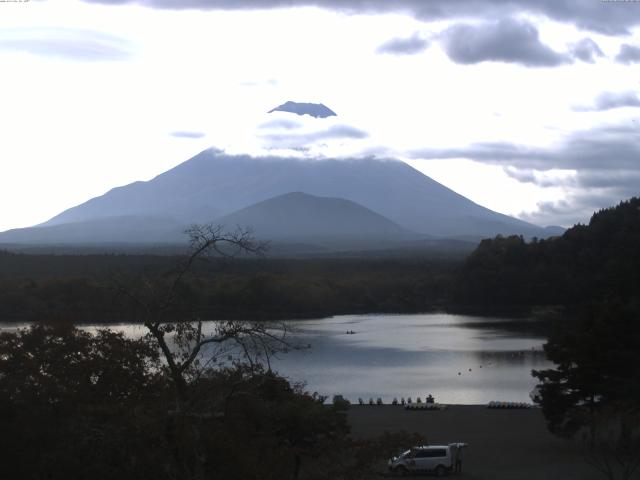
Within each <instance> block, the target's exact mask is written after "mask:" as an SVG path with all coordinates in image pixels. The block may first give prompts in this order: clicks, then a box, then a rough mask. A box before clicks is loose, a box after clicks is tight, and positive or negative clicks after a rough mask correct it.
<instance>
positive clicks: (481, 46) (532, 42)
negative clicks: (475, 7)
mask: <svg viewBox="0 0 640 480" xmlns="http://www.w3.org/2000/svg"><path fill="white" fill-rule="evenodd" d="M441 38H442V41H443V43H444V50H445V52H446V53H447V55H448V56H449V58H450V59H451V60H453V61H454V62H456V63H461V64H473V63H480V62H487V61H494V62H506V63H518V64H521V65H524V66H527V67H554V66H558V65H562V64H564V63H570V62H571V58H570V57H569V56H568V55H566V54H562V53H558V52H555V51H554V50H552V49H551V48H549V47H548V46H546V45H545V44H543V43H542V42H541V41H540V38H539V35H538V30H537V28H536V27H535V26H534V25H532V24H531V23H528V22H525V21H520V20H513V19H503V20H499V21H496V22H487V23H483V24H480V25H471V24H457V25H454V26H452V27H450V28H448V29H447V30H445V31H444V32H443V34H442V37H441Z"/></svg>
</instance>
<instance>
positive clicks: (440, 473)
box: [436, 465, 447, 477]
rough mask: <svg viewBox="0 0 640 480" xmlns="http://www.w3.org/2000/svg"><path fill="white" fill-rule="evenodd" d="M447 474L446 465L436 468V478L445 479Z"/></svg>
mask: <svg viewBox="0 0 640 480" xmlns="http://www.w3.org/2000/svg"><path fill="white" fill-rule="evenodd" d="M446 474H447V469H446V468H444V465H438V468H436V477H444V476H445V475H446Z"/></svg>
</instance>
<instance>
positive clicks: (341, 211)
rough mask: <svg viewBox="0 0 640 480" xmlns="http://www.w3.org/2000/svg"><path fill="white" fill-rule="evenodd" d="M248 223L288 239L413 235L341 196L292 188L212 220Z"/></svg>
mask: <svg viewBox="0 0 640 480" xmlns="http://www.w3.org/2000/svg"><path fill="white" fill-rule="evenodd" d="M216 223H220V224H223V225H228V226H232V225H246V226H251V228H252V229H253V232H254V234H255V236H256V237H258V238H264V239H270V240H275V239H280V240H289V241H301V240H310V241H317V240H318V239H333V240H339V239H362V240H366V239H371V240H374V239H375V240H378V239H383V238H386V239H398V238H403V239H406V238H410V237H411V238H413V237H415V236H416V235H415V234H411V233H410V232H408V231H407V230H405V229H403V228H402V227H400V226H399V225H397V224H395V223H393V222H392V221H391V220H389V219H387V218H385V217H383V216H382V215H379V214H377V213H375V212H373V211H371V210H369V209H368V208H365V207H363V206H361V205H358V204H357V203H354V202H351V201H349V200H344V199H342V198H327V197H316V196H313V195H308V194H306V193H302V192H293V193H287V194H284V195H280V196H277V197H274V198H270V199H268V200H265V201H263V202H259V203H256V204H254V205H251V206H249V207H246V208H243V209H241V210H239V211H237V212H234V213H232V214H230V215H226V216H224V217H222V218H219V219H217V220H216Z"/></svg>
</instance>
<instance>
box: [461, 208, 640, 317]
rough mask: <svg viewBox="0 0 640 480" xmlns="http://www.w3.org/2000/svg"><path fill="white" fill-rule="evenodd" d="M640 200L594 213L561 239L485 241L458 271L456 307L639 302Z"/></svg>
mask: <svg viewBox="0 0 640 480" xmlns="http://www.w3.org/2000/svg"><path fill="white" fill-rule="evenodd" d="M639 290H640V199H639V198H634V199H631V200H629V201H626V202H622V203H620V205H618V206H617V207H612V208H608V209H604V210H601V211H599V212H597V213H595V214H594V215H593V216H592V218H591V221H590V222H589V224H588V225H576V226H574V227H573V228H570V229H569V230H567V231H566V232H565V233H564V235H562V236H561V237H554V238H550V239H547V240H537V239H534V240H533V241H531V242H528V243H527V242H525V240H523V238H522V237H517V236H512V237H501V236H498V237H496V238H494V239H489V240H483V241H482V242H481V243H480V245H479V246H478V248H477V249H476V250H475V251H474V252H473V253H472V254H471V255H470V256H469V258H468V259H467V260H466V261H465V263H464V265H463V266H462V268H461V269H460V272H459V275H458V276H457V279H456V287H455V293H454V303H456V304H458V305H474V306H480V307H486V308H491V307H492V306H495V305H499V306H512V307H521V308H528V307H531V306H535V305H559V306H577V305H581V304H584V303H585V302H595V301H600V300H603V299H607V300H608V301H613V300H616V299H619V300H621V301H627V299H631V298H636V299H637V298H638V296H639Z"/></svg>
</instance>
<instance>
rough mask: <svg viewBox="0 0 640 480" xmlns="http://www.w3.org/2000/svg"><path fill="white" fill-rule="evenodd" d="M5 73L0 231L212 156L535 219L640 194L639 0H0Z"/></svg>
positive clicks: (584, 214)
mask: <svg viewBox="0 0 640 480" xmlns="http://www.w3.org/2000/svg"><path fill="white" fill-rule="evenodd" d="M258 8H260V9H258ZM0 62H1V63H0V65H1V66H2V69H1V77H0V78H1V83H0V87H1V88H0V107H1V110H0V159H1V162H2V164H1V166H2V171H1V175H0V202H1V203H0V204H1V205H2V207H1V209H0V230H5V229H9V228H14V227H22V226H29V225H33V224H36V223H39V222H42V221H45V220H47V219H48V218H50V217H52V216H54V215H55V214H57V213H59V212H60V211H62V210H64V209H66V208H69V207H71V206H74V205H76V204H79V203H82V202H84V201H86V200H87V199H89V198H91V197H94V196H97V195H100V194H103V193H104V192H106V191H108V190H109V189H111V188H113V187H115V186H119V185H124V184H127V183H130V182H133V181H136V180H148V179H150V178H153V177H154V176H155V175H157V174H159V173H161V172H163V171H165V170H167V169H169V168H171V167H173V166H175V165H177V164H179V163H181V162H183V161H184V160H186V159H188V158H189V157H191V156H193V155H195V154H196V153H198V152H199V151H201V150H203V149H205V148H207V147H210V146H215V147H218V148H223V149H225V150H227V151H228V152H231V153H237V152H243V153H252V154H261V153H267V152H268V153H270V154H279V155H297V156H303V157H310V158H318V157H320V158H321V157H341V156H347V155H349V156H354V155H356V156H357V155H363V156H364V155H375V156H379V157H393V158H398V159H402V160H404V161H407V162H408V163H410V164H411V165H412V166H414V167H415V168H417V169H419V170H421V171H422V172H424V173H425V174H427V175H429V176H431V177H432V178H434V179H435V180H437V181H439V182H441V183H443V184H444V185H446V186H448V187H450V188H452V189H453V190H455V191H457V192H459V193H461V194H463V195H465V196H467V197H468V198H470V199H471V200H473V201H475V202H477V203H479V204H481V205H484V206H486V207H488V208H491V209H493V210H496V211H499V212H502V213H506V214H510V215H514V216H517V217H519V218H523V219H525V220H529V221H532V222H534V223H537V224H540V225H554V224H555V225H564V226H569V225H572V224H573V223H575V222H578V221H581V222H586V221H588V219H589V217H590V215H591V213H592V212H593V211H594V210H595V209H598V208H602V207H606V206H610V205H613V204H615V203H617V202H618V201H620V200H622V199H625V198H628V197H631V196H633V195H638V194H640V96H639V95H638V93H639V87H640V83H639V82H640V75H638V74H639V73H640V2H629V1H601V0H571V1H569V0H522V1H519V2H515V1H509V0H455V1H451V0H395V1H388V0H355V1H351V2H350V1H348V0H315V1H312V0H309V1H299V2H296V1H293V0H175V1H171V0H137V1H135V0H133V1H127V0H113V1H109V0H102V1H81V0H48V1H47V0H44V1H37V0H31V1H28V2H0ZM287 100H293V101H300V102H322V103H324V104H325V105H327V106H328V107H329V108H331V109H332V110H334V111H335V112H336V113H337V114H338V116H337V117H330V118H326V119H312V118H310V117H308V116H306V117H298V116H294V115H291V114H286V113H274V114H267V113H266V112H267V111H269V110H271V109H272V108H274V107H276V106H277V105H279V104H281V103H284V102H285V101H287Z"/></svg>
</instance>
